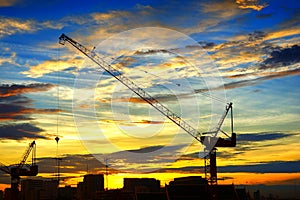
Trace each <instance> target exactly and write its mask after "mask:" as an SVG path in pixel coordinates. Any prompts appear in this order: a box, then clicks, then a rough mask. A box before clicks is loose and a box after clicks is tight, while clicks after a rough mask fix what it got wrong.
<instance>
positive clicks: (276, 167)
mask: <svg viewBox="0 0 300 200" xmlns="http://www.w3.org/2000/svg"><path fill="white" fill-rule="evenodd" d="M218 169H219V172H253V173H298V172H300V161H274V162H268V163H262V164H256V165H242V166H221V167H218Z"/></svg>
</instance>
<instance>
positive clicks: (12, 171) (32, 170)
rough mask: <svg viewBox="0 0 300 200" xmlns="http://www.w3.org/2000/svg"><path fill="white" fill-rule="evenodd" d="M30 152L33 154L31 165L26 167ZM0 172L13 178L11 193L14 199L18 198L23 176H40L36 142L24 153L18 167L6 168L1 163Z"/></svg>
mask: <svg viewBox="0 0 300 200" xmlns="http://www.w3.org/2000/svg"><path fill="white" fill-rule="evenodd" d="M30 152H32V161H31V165H29V168H28V167H24V165H25V163H26V160H27V158H28V157H29V154H30ZM0 165H1V166H0V170H1V171H3V172H5V173H6V174H9V175H10V178H11V191H12V199H13V200H15V199H17V198H18V193H19V184H20V179H21V178H20V177H21V176H36V175H37V174H38V165H37V164H36V144H35V141H33V142H31V143H30V144H29V146H28V148H27V149H26V151H25V152H24V154H23V156H22V159H21V161H20V162H19V164H17V165H11V166H5V165H3V164H2V163H0Z"/></svg>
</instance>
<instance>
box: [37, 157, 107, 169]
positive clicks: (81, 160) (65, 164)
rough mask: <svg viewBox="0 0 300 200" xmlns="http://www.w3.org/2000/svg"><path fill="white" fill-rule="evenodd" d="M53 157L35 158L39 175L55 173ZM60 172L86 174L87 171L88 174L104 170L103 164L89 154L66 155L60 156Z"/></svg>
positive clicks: (55, 167)
mask: <svg viewBox="0 0 300 200" xmlns="http://www.w3.org/2000/svg"><path fill="white" fill-rule="evenodd" d="M55 158H56V157H55V155H53V157H44V158H37V163H38V165H39V172H40V173H55V172H56V170H57V166H56V165H57V164H56V159H55ZM60 158H61V160H60V166H61V167H60V168H61V169H60V171H61V173H80V172H86V171H87V169H88V170H89V171H90V172H97V171H103V172H104V170H105V164H103V163H101V162H100V161H98V160H97V159H96V158H95V157H94V156H93V155H91V154H74V155H71V154H68V155H63V156H60Z"/></svg>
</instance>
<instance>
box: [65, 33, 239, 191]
mask: <svg viewBox="0 0 300 200" xmlns="http://www.w3.org/2000/svg"><path fill="white" fill-rule="evenodd" d="M65 42H68V43H70V44H71V45H72V46H73V47H75V48H76V49H78V50H79V51H81V52H82V53H83V54H84V55H86V56H87V57H88V58H90V59H91V60H92V61H93V62H94V63H96V64H97V65H98V66H99V67H101V68H102V69H104V70H105V71H106V72H107V73H109V74H110V75H111V76H113V77H114V78H115V79H117V80H118V81H120V82H121V83H122V84H124V85H125V86H126V87H127V88H129V89H130V90H131V91H133V92H134V93H135V94H137V95H138V96H139V97H140V98H142V99H143V100H144V101H146V102H147V103H149V104H150V105H151V106H153V107H154V108H155V109H156V110H158V111H159V112H160V113H162V114H163V115H164V116H166V117H167V118H169V119H170V120H171V121H172V122H174V123H175V124H176V125H177V126H179V127H180V128H182V129H183V130H184V131H185V132H187V133H188V134H189V135H191V136H192V137H193V138H195V139H196V140H197V141H199V142H201V143H202V144H203V145H204V146H205V151H207V153H208V155H207V156H205V157H204V159H205V162H204V163H205V177H206V178H207V180H208V182H209V183H210V185H216V184H217V166H216V148H215V147H235V146H236V134H235V133H234V132H233V111H232V103H231V102H230V103H227V105H226V107H225V111H224V113H223V115H222V116H221V118H220V120H219V122H218V123H217V126H216V127H215V128H214V130H212V131H210V132H206V133H200V132H199V131H198V130H196V129H195V128H193V127H192V126H191V125H189V124H188V123H187V122H186V121H184V120H183V119H182V118H181V117H179V116H178V115H176V114H175V113H174V112H172V111H171V110H170V109H168V108H167V107H165V106H164V105H162V104H161V103H160V102H159V101H158V100H157V99H155V98H154V97H152V96H151V95H150V94H148V93H147V92H146V91H145V90H144V89H143V88H141V87H139V86H138V85H137V84H135V83H134V82H133V81H132V80H130V79H129V78H127V77H126V76H124V75H123V73H121V72H120V71H118V70H117V69H116V68H115V67H113V66H112V65H110V64H109V63H107V62H106V61H105V60H104V59H103V58H101V57H100V56H99V55H97V54H96V53H95V52H94V49H93V50H90V49H87V48H86V47H85V46H83V45H82V44H80V43H79V42H77V41H75V40H74V39H72V38H70V37H68V36H66V35H65V34H62V35H61V36H60V37H59V43H60V44H62V45H64V44H65ZM228 113H230V115H231V136H229V135H228V134H227V133H225V132H224V131H223V130H221V127H222V125H223V122H224V120H225V118H226V116H227V115H228ZM219 132H221V133H223V134H224V135H225V136H226V138H221V137H216V136H217V134H218V133H219ZM212 193H214V192H212ZM213 196H215V195H213Z"/></svg>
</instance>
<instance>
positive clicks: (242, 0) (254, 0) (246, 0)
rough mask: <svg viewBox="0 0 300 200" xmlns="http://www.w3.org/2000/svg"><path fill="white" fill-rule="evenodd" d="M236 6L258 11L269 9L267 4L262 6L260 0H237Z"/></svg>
mask: <svg viewBox="0 0 300 200" xmlns="http://www.w3.org/2000/svg"><path fill="white" fill-rule="evenodd" d="M235 2H236V4H238V7H239V8H241V9H253V10H256V11H260V10H261V9H263V8H265V7H267V6H268V5H267V4H260V5H259V0H236V1H235Z"/></svg>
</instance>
